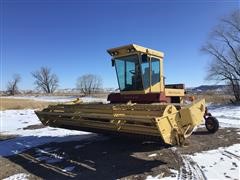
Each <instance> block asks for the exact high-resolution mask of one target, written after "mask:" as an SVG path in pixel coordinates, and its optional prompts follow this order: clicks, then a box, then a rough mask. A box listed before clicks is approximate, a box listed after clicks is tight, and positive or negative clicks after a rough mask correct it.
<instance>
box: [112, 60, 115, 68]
mask: <svg viewBox="0 0 240 180" xmlns="http://www.w3.org/2000/svg"><path fill="white" fill-rule="evenodd" d="M114 66H115V59H112V67H114Z"/></svg>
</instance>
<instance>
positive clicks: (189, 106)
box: [35, 44, 219, 145]
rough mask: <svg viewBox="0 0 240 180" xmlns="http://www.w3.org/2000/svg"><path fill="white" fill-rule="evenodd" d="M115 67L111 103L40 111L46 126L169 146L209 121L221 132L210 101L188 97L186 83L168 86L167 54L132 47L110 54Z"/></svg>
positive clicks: (77, 104)
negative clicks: (116, 87) (115, 82)
mask: <svg viewBox="0 0 240 180" xmlns="http://www.w3.org/2000/svg"><path fill="white" fill-rule="evenodd" d="M107 52H108V53H109V54H110V56H112V66H113V67H115V69H116V75H117V80H118V85H119V90H120V92H119V93H111V94H109V95H108V102H109V103H108V104H103V103H81V102H79V101H75V102H73V103H65V104H57V105H50V106H49V107H48V108H45V109H43V110H42V111H36V112H35V113H36V114H37V116H38V118H39V119H40V121H41V122H42V123H43V124H44V125H47V126H51V127H59V128H66V129H74V130H81V131H89V132H96V133H110V134H111V133H114V134H130V135H144V136H152V137H157V138H159V139H162V140H163V141H164V142H165V143H166V144H171V145H180V144H183V142H184V140H185V139H186V138H187V137H188V136H190V135H191V134H192V132H193V130H194V129H195V127H196V126H198V125H199V124H201V123H203V122H204V121H205V125H206V128H207V130H208V131H209V132H210V133H214V132H216V131H217V130H218V126H219V125H218V121H217V119H216V118H214V117H213V116H212V115H211V114H210V113H209V112H207V108H206V107H205V100H204V99H199V100H193V101H191V103H186V99H188V100H189V98H187V96H186V93H185V89H184V85H183V84H168V85H167V84H165V78H164V75H163V58H164V54H163V53H162V52H160V51H156V50H153V49H149V48H145V47H142V46H139V45H135V44H130V45H126V46H121V47H117V48H112V49H109V50H107Z"/></svg>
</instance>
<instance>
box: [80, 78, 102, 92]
mask: <svg viewBox="0 0 240 180" xmlns="http://www.w3.org/2000/svg"><path fill="white" fill-rule="evenodd" d="M101 87H102V78H101V77H100V76H97V75H94V74H86V75H83V76H80V77H79V78H78V79H77V89H79V90H80V91H81V92H82V93H83V94H85V95H91V94H92V93H95V92H96V91H97V90H99V89H100V88H101Z"/></svg>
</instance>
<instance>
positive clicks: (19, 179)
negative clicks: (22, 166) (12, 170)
mask: <svg viewBox="0 0 240 180" xmlns="http://www.w3.org/2000/svg"><path fill="white" fill-rule="evenodd" d="M28 176H29V175H28V174H25V173H18V174H14V175H12V176H9V177H7V178H4V179H3V180H28V178H27V177H28Z"/></svg>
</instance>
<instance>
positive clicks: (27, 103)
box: [0, 97, 53, 110]
mask: <svg viewBox="0 0 240 180" xmlns="http://www.w3.org/2000/svg"><path fill="white" fill-rule="evenodd" d="M49 104H53V103H51V102H42V101H34V100H30V99H12V98H1V97H0V110H7V109H41V108H44V107H47V106H48V105H49Z"/></svg>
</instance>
